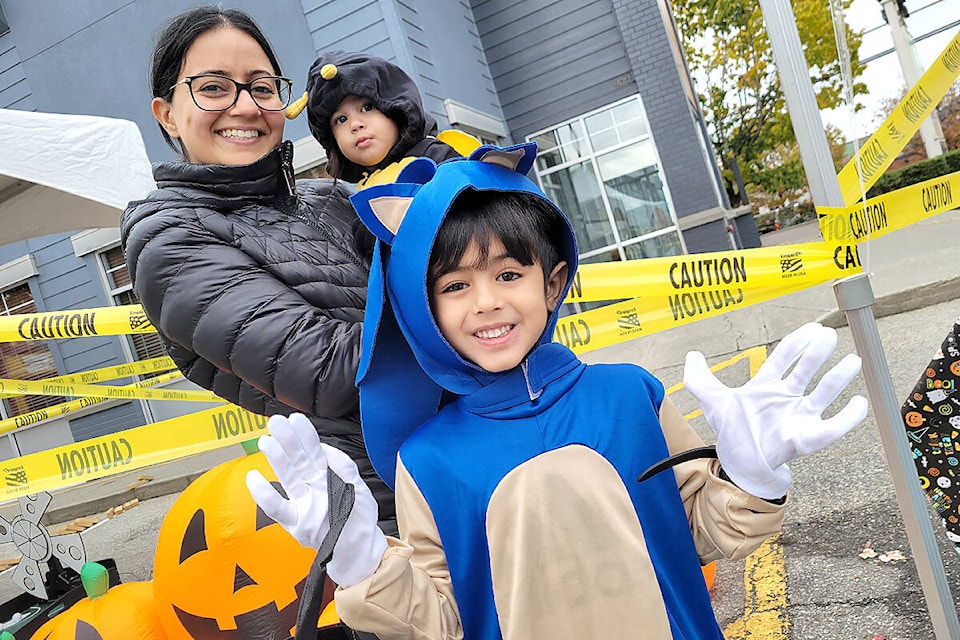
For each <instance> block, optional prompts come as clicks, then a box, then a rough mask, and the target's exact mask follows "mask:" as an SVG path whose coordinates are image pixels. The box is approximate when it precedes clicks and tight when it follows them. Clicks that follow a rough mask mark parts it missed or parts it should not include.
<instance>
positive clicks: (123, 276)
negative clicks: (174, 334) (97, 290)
mask: <svg viewBox="0 0 960 640" xmlns="http://www.w3.org/2000/svg"><path fill="white" fill-rule="evenodd" d="M100 264H101V265H102V266H103V270H104V273H105V274H106V277H107V286H108V288H109V293H110V296H111V297H112V298H113V301H114V303H115V304H118V305H125V304H140V301H139V300H138V299H137V294H135V293H134V292H133V285H132V284H131V282H130V273H129V272H128V271H127V263H126V260H125V259H124V257H123V250H122V249H121V248H120V247H119V246H117V247H113V248H112V249H107V250H106V251H102V252H101V253H100ZM127 338H128V340H129V342H130V348H131V349H132V351H133V355H134V357H135V359H136V360H147V359H148V358H159V357H161V356H165V355H167V351H166V349H164V348H163V342H161V341H160V336H158V335H157V334H156V333H136V334H131V335H128V336H127Z"/></svg>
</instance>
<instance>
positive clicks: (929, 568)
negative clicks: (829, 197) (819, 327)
mask: <svg viewBox="0 0 960 640" xmlns="http://www.w3.org/2000/svg"><path fill="white" fill-rule="evenodd" d="M833 290H834V293H835V294H836V296H837V304H838V305H839V308H840V310H841V311H843V312H844V313H845V314H846V316H847V322H848V323H849V325H850V333H851V334H852V335H853V342H854V344H855V345H856V347H857V353H859V354H860V357H861V358H862V359H863V368H862V369H861V373H862V375H863V379H864V380H865V381H866V383H867V394H868V395H869V396H870V406H871V407H872V408H873V415H874V417H875V418H876V420H877V429H878V430H879V432H880V441H881V443H882V444H883V451H884V454H885V455H886V458H887V467H888V468H889V469H890V476H891V477H892V478H893V490H894V493H895V494H896V496H897V503H898V504H899V505H900V513H901V515H902V516H903V524H904V526H905V527H906V530H907V540H908V541H909V543H910V549H911V550H912V552H913V559H914V562H915V563H916V565H917V572H918V573H919V575H920V585H921V586H922V587H923V596H924V599H925V600H926V602H927V610H928V611H929V613H930V620H931V621H932V622H933V629H934V633H935V634H936V637H937V638H951V639H953V640H956V639H958V638H960V621H958V620H957V609H956V606H955V605H954V602H953V597H952V595H951V594H950V585H949V584H948V583H947V575H946V572H945V571H944V568H943V558H941V557H940V549H939V548H938V547H937V541H936V538H935V537H934V533H933V528H932V526H931V524H930V516H929V514H928V513H927V509H926V504H927V500H926V497H925V496H924V495H923V492H922V491H921V490H920V482H919V481H918V480H917V470H916V468H915V467H914V464H913V458H912V456H911V454H910V450H909V448H908V446H907V437H906V432H905V430H904V426H903V418H902V416H901V415H900V407H899V404H898V402H897V401H896V400H895V398H896V393H895V392H894V389H893V381H892V380H891V379H890V370H889V368H888V367H887V359H886V356H885V355H884V353H883V346H882V345H881V344H880V335H879V333H878V332H877V324H876V321H875V319H874V317H873V309H872V305H873V290H872V289H871V288H870V281H869V279H868V278H867V275H866V274H864V273H859V274H857V275H853V276H850V277H847V278H844V279H842V280H838V281H837V282H835V283H834V285H833Z"/></svg>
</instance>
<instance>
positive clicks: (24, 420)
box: [0, 371, 182, 433]
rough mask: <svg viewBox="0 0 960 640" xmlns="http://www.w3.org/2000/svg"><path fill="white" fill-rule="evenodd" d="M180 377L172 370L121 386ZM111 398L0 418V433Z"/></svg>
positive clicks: (150, 384) (152, 383)
mask: <svg viewBox="0 0 960 640" xmlns="http://www.w3.org/2000/svg"><path fill="white" fill-rule="evenodd" d="M181 377H182V375H181V374H180V372H179V371H174V372H172V373H165V374H163V375H159V376H154V377H153V378H147V379H146V380H140V381H139V382H135V383H133V384H131V385H129V386H128V387H123V388H124V389H126V388H130V389H138V388H142V387H153V386H156V385H158V384H163V383H164V382H169V381H171V380H176V379H178V378H181ZM113 399H114V398H107V397H106V396H101V397H86V398H80V399H79V400H70V401H68V402H61V403H60V404H55V405H53V406H50V407H44V408H43V409H37V410H36V411H31V412H29V413H21V414H20V415H18V416H14V417H12V418H6V419H5V420H0V433H6V432H8V431H13V430H14V429H19V428H20V427H26V426H28V425H31V424H36V423H38V422H43V421H44V420H49V419H50V418H59V417H60V416H62V415H64V414H66V413H70V412H71V411H78V410H80V409H85V408H87V407H92V406H93V405H96V404H100V403H102V402H107V401H109V400H113Z"/></svg>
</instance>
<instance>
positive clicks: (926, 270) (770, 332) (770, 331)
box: [0, 211, 960, 524]
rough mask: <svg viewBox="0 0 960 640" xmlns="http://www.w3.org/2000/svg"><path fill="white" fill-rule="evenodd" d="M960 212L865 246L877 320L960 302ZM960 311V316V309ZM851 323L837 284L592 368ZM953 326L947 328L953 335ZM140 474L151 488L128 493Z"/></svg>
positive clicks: (654, 367) (197, 467)
mask: <svg viewBox="0 0 960 640" xmlns="http://www.w3.org/2000/svg"><path fill="white" fill-rule="evenodd" d="M958 238H960V212H957V211H951V212H948V213H944V214H941V215H939V216H936V217H934V218H931V219H929V220H926V221H923V222H920V223H918V224H915V225H912V226H910V227H907V228H905V229H901V230H899V231H895V232H893V233H890V234H887V235H886V236H884V237H882V238H879V239H877V240H874V241H871V242H869V243H865V244H862V245H861V246H860V255H861V261H862V262H863V264H864V268H865V271H867V272H868V273H869V274H870V275H871V278H870V280H871V285H872V287H873V290H874V295H875V297H876V303H875V304H874V315H875V316H877V317H881V316H885V315H893V314H897V313H902V312H904V311H910V310H913V309H918V308H921V307H925V306H928V305H932V304H936V303H939V302H944V301H947V300H954V299H957V298H960V271H958V268H957V259H956V258H957V252H958V246H960V241H958ZM819 239H820V238H819V231H818V229H817V227H816V223H806V224H805V225H798V226H797V227H791V228H789V229H784V230H781V231H779V232H774V233H771V234H767V235H764V236H762V240H763V243H764V246H774V245H778V244H794V243H799V242H812V241H816V240H819ZM957 313H958V314H960V303H958V310H957ZM810 321H820V322H823V323H824V324H829V325H831V326H840V325H841V324H843V322H844V319H843V314H841V313H840V312H838V311H837V303H836V298H835V297H834V293H833V290H832V287H831V286H830V284H823V285H819V286H816V287H813V288H811V289H807V290H805V291H801V292H798V293H794V294H791V295H788V296H784V297H782V298H777V299H774V300H770V301H768V302H765V303H761V304H757V305H753V306H750V307H746V308H744V309H740V310H737V311H734V312H731V313H727V314H724V315H722V316H718V317H714V318H708V319H706V320H702V321H699V322H695V323H693V324H689V325H686V326H682V327H677V328H675V329H670V330H668V331H664V332H661V333H656V334H653V335H649V336H643V337H640V338H637V339H636V340H632V341H630V342H625V343H622V344H619V345H614V346H611V347H607V348H604V349H599V350H597V351H593V352H590V353H587V354H585V355H584V357H583V359H584V360H585V361H587V362H601V361H608V362H614V361H620V362H635V363H638V364H640V365H642V366H644V367H646V368H647V369H649V370H650V371H652V372H653V373H655V374H656V373H657V371H658V370H662V369H668V368H670V369H673V368H676V369H679V368H680V367H682V363H683V359H684V356H685V355H686V352H687V351H688V350H691V349H697V350H700V351H702V352H703V353H704V355H706V356H707V358H708V359H713V358H719V357H722V356H732V355H734V354H736V353H739V352H741V351H744V350H745V349H748V348H750V347H753V346H757V345H762V344H771V343H773V342H776V341H778V340H780V339H781V338H782V337H783V336H784V335H786V334H787V333H789V332H790V331H792V330H793V329H796V328H797V327H799V326H800V325H802V324H804V323H805V322H810ZM946 330H947V328H944V331H946ZM242 455H244V454H243V449H242V448H241V447H240V446H239V445H232V446H230V447H227V448H224V449H217V450H214V451H211V452H208V453H203V454H199V455H195V456H191V457H189V458H183V459H180V460H175V461H172V462H169V463H165V464H161V465H155V466H152V467H147V468H145V469H139V470H136V471H131V472H129V473H124V474H119V475H116V476H113V477H110V478H105V479H102V480H95V481H90V482H87V483H85V484H82V485H78V486H75V487H69V488H67V489H63V490H60V491H55V492H53V501H52V502H51V504H50V508H49V509H48V510H47V512H46V513H45V515H44V517H43V518H42V522H44V523H45V524H57V523H62V522H67V521H70V520H72V519H74V518H78V517H84V516H95V515H100V514H103V513H104V512H105V511H106V510H107V509H109V508H110V507H115V506H118V505H122V504H124V503H125V502H128V501H129V500H132V499H134V498H138V499H140V500H147V499H149V498H155V497H158V496H162V495H167V494H171V493H177V492H180V491H183V489H184V488H186V486H187V485H188V484H189V483H190V482H192V481H193V480H194V479H195V478H196V477H197V476H199V475H200V474H202V473H203V472H204V471H206V470H208V469H210V468H212V467H213V466H215V465H217V464H220V463H221V462H224V461H226V460H230V459H233V458H236V457H239V456H242ZM139 476H152V477H153V479H152V480H150V481H149V482H147V483H145V484H143V485H142V486H139V487H137V488H136V489H133V490H130V489H128V488H127V487H128V485H130V484H132V483H134V482H135V481H136V480H137V478H138V477H139ZM18 512H19V508H18V505H17V503H16V502H7V503H4V504H2V505H0V516H3V517H4V518H6V519H7V521H8V522H9V521H10V520H11V519H12V518H13V517H14V516H15V515H16V514H17V513H18Z"/></svg>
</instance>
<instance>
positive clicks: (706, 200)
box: [612, 0, 723, 251]
mask: <svg viewBox="0 0 960 640" xmlns="http://www.w3.org/2000/svg"><path fill="white" fill-rule="evenodd" d="M612 2H613V9H614V11H615V12H616V16H617V20H618V22H619V24H620V29H621V31H622V32H623V36H624V42H626V43H627V44H626V47H627V52H628V55H629V59H630V65H631V67H632V69H633V74H634V76H635V78H636V81H637V85H638V86H639V88H640V96H641V98H642V99H643V103H644V107H645V108H646V111H647V118H648V120H649V121H650V129H651V133H652V134H653V138H654V140H655V141H656V143H657V149H658V151H659V154H660V160H661V162H662V164H663V170H664V173H665V174H666V177H667V184H668V185H673V188H672V189H671V190H670V194H671V197H672V199H673V205H674V208H675V209H676V211H677V216H678V217H683V216H686V215H690V214H694V213H697V212H700V211H705V210H707V209H712V208H714V207H720V206H722V205H723V203H722V201H721V199H720V198H721V196H720V195H719V194H718V191H717V189H716V187H715V181H716V172H715V169H714V165H713V162H712V159H711V157H712V156H706V155H705V154H704V148H703V142H702V140H701V137H700V136H699V134H698V133H697V127H698V126H699V125H698V123H697V121H696V120H695V118H696V115H697V114H696V110H697V109H698V108H699V107H698V106H697V105H696V103H695V102H692V99H693V96H692V95H691V93H692V91H691V90H690V88H689V85H687V84H686V80H687V79H686V78H685V77H684V75H683V74H685V68H686V63H685V62H684V61H683V59H682V57H680V56H682V54H681V53H680V51H679V50H678V49H679V47H675V46H671V37H672V35H673V34H672V33H670V30H672V29H673V26H672V25H667V24H666V23H665V21H664V18H665V16H664V15H663V11H664V10H665V6H666V5H661V4H660V0H641V1H639V2H638V1H637V0H612ZM668 19H669V17H668ZM681 69H683V71H681ZM684 238H686V239H687V241H688V244H689V243H690V241H691V240H692V236H691V235H689V234H688V233H684ZM698 250H701V251H705V250H707V249H705V248H704V249H698Z"/></svg>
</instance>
